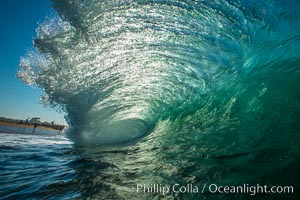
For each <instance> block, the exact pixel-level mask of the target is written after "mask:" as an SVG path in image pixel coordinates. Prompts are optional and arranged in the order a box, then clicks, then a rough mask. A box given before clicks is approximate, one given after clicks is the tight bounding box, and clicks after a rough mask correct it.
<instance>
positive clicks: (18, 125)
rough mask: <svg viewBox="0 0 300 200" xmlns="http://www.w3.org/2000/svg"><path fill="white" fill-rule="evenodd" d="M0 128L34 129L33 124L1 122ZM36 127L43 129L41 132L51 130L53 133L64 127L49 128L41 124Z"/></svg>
mask: <svg viewBox="0 0 300 200" xmlns="http://www.w3.org/2000/svg"><path fill="white" fill-rule="evenodd" d="M0 126H14V127H20V128H34V126H35V125H34V124H31V123H27V124H26V123H17V122H3V121H0ZM36 127H38V128H39V129H43V130H53V131H57V130H59V131H61V130H63V128H64V126H60V127H58V126H57V127H49V126H44V125H43V124H36Z"/></svg>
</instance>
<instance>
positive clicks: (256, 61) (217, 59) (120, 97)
mask: <svg viewBox="0 0 300 200" xmlns="http://www.w3.org/2000/svg"><path fill="white" fill-rule="evenodd" d="M51 3H52V6H53V14H52V15H50V16H46V18H45V21H44V22H42V23H39V25H38V27H37V35H36V36H35V39H34V48H33V49H31V50H28V53H27V54H26V55H24V56H22V57H21V58H20V69H19V71H18V74H17V75H18V77H19V78H20V79H21V80H23V81H24V82H25V83H26V84H29V85H33V86H36V87H40V88H41V89H42V90H43V91H44V94H43V96H42V97H41V101H42V103H44V104H45V106H48V107H53V108H54V109H57V110H61V111H63V112H65V113H66V119H67V121H68V124H69V127H70V130H69V131H68V133H67V138H69V139H66V138H63V137H62V136H55V137H49V138H48V137H45V136H38V137H34V136H28V137H27V136H24V135H21V136H20V135H6V134H4V135H3V134H1V154H0V155H1V163H0V167H1V168H3V169H4V170H1V171H0V173H1V176H0V185H1V187H0V188H1V189H0V191H1V193H0V194H1V195H0V196H4V197H12V198H14V197H16V198H17V197H18V198H21V197H24V198H27V197H28V198H29V199H30V198H42V197H44V198H45V199H51V198H52V199H56V198H71V199H72V198H79V199H89V198H90V199H161V198H162V199H202V198H203V199H205V198H206V199H231V198H232V197H233V196H232V195H228V194H211V193H209V192H205V193H203V194H201V195H200V194H194V193H168V194H165V195H162V194H161V193H141V192H140V193H137V192H133V191H131V190H130V189H128V188H131V187H132V185H133V186H134V185H136V184H147V185H151V184H162V185H173V184H176V183H178V184H180V185H187V184H194V185H199V186H200V185H203V184H206V183H207V184H213V183H215V184H223V185H240V184H245V183H246V184H253V185H255V184H263V185H282V186H284V185H291V186H293V187H294V190H295V191H296V192H295V193H294V194H284V195H282V194H276V195H275V194H260V195H258V196H255V197H256V198H257V199H276V198H277V199H297V198H299V192H298V193H297V191H299V180H300V179H299V178H300V177H299V166H300V165H299V147H300V145H299V141H300V123H299V122H300V87H299V86H300V28H299V27H300V12H299V10H300V1H299V0H266V1H260V0H210V1H203V0H199V1H197V0H195V1H192V0H183V1H177V0H116V1H92V0H90V1H88V0H76V1H75V0H74V1H72V0H52V1H51ZM17 141H19V142H20V144H19V145H16V144H14V142H17ZM41 141H42V142H41ZM71 141H72V142H71ZM13 144H14V145H13ZM2 185H4V187H2ZM9 195H12V196H9ZM14 195H15V196H14ZM234 198H236V199H248V198H249V195H247V194H246V195H236V196H234Z"/></svg>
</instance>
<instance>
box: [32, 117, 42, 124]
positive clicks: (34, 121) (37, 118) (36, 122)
mask: <svg viewBox="0 0 300 200" xmlns="http://www.w3.org/2000/svg"><path fill="white" fill-rule="evenodd" d="M29 122H30V123H32V124H41V118H39V117H33V118H31V119H30V120H29Z"/></svg>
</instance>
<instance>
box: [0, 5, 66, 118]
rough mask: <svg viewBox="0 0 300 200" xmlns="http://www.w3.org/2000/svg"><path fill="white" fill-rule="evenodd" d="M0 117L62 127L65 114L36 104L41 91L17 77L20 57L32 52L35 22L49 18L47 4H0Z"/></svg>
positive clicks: (49, 6)
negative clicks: (34, 118) (47, 123)
mask: <svg viewBox="0 0 300 200" xmlns="http://www.w3.org/2000/svg"><path fill="white" fill-rule="evenodd" d="M0 4H1V6H0V26H1V31H0V116H4V117H10V118H17V119H26V118H28V117H41V119H42V121H49V122H50V121H55V122H57V123H65V120H64V117H63V116H64V114H63V113H58V112H56V111H54V110H51V109H49V108H45V107H43V106H42V105H41V104H40V103H39V99H40V95H41V93H42V91H41V90H40V89H39V88H32V87H30V86H27V85H25V84H24V83H23V82H22V81H21V80H19V79H18V78H17V77H16V72H17V71H18V67H19V66H18V65H19V59H20V56H24V55H25V54H26V52H27V50H28V49H32V48H33V45H32V39H33V38H34V37H35V36H36V31H35V30H36V28H37V26H38V22H42V21H43V20H44V19H45V17H47V15H50V14H51V12H53V11H51V4H50V2H49V1H48V0H31V1H23V0H2V1H1V2H0Z"/></svg>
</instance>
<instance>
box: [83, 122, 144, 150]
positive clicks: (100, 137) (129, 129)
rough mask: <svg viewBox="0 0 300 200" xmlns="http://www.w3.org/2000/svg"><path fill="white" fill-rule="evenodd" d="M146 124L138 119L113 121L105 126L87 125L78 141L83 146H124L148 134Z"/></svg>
mask: <svg viewBox="0 0 300 200" xmlns="http://www.w3.org/2000/svg"><path fill="white" fill-rule="evenodd" d="M148 130H149V127H148V124H147V123H146V122H145V121H144V120H142V119H138V118H131V119H123V120H119V121H115V122H112V123H110V124H109V125H106V126H103V125H101V126H99V127H98V126H97V125H95V124H94V125H91V124H90V125H89V126H87V127H86V128H84V130H82V131H81V134H80V136H79V138H78V139H80V141H79V142H80V143H83V144H99V145H115V144H126V143H129V142H132V141H135V140H137V139H138V138H141V137H143V136H144V135H146V134H147V133H148Z"/></svg>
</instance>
